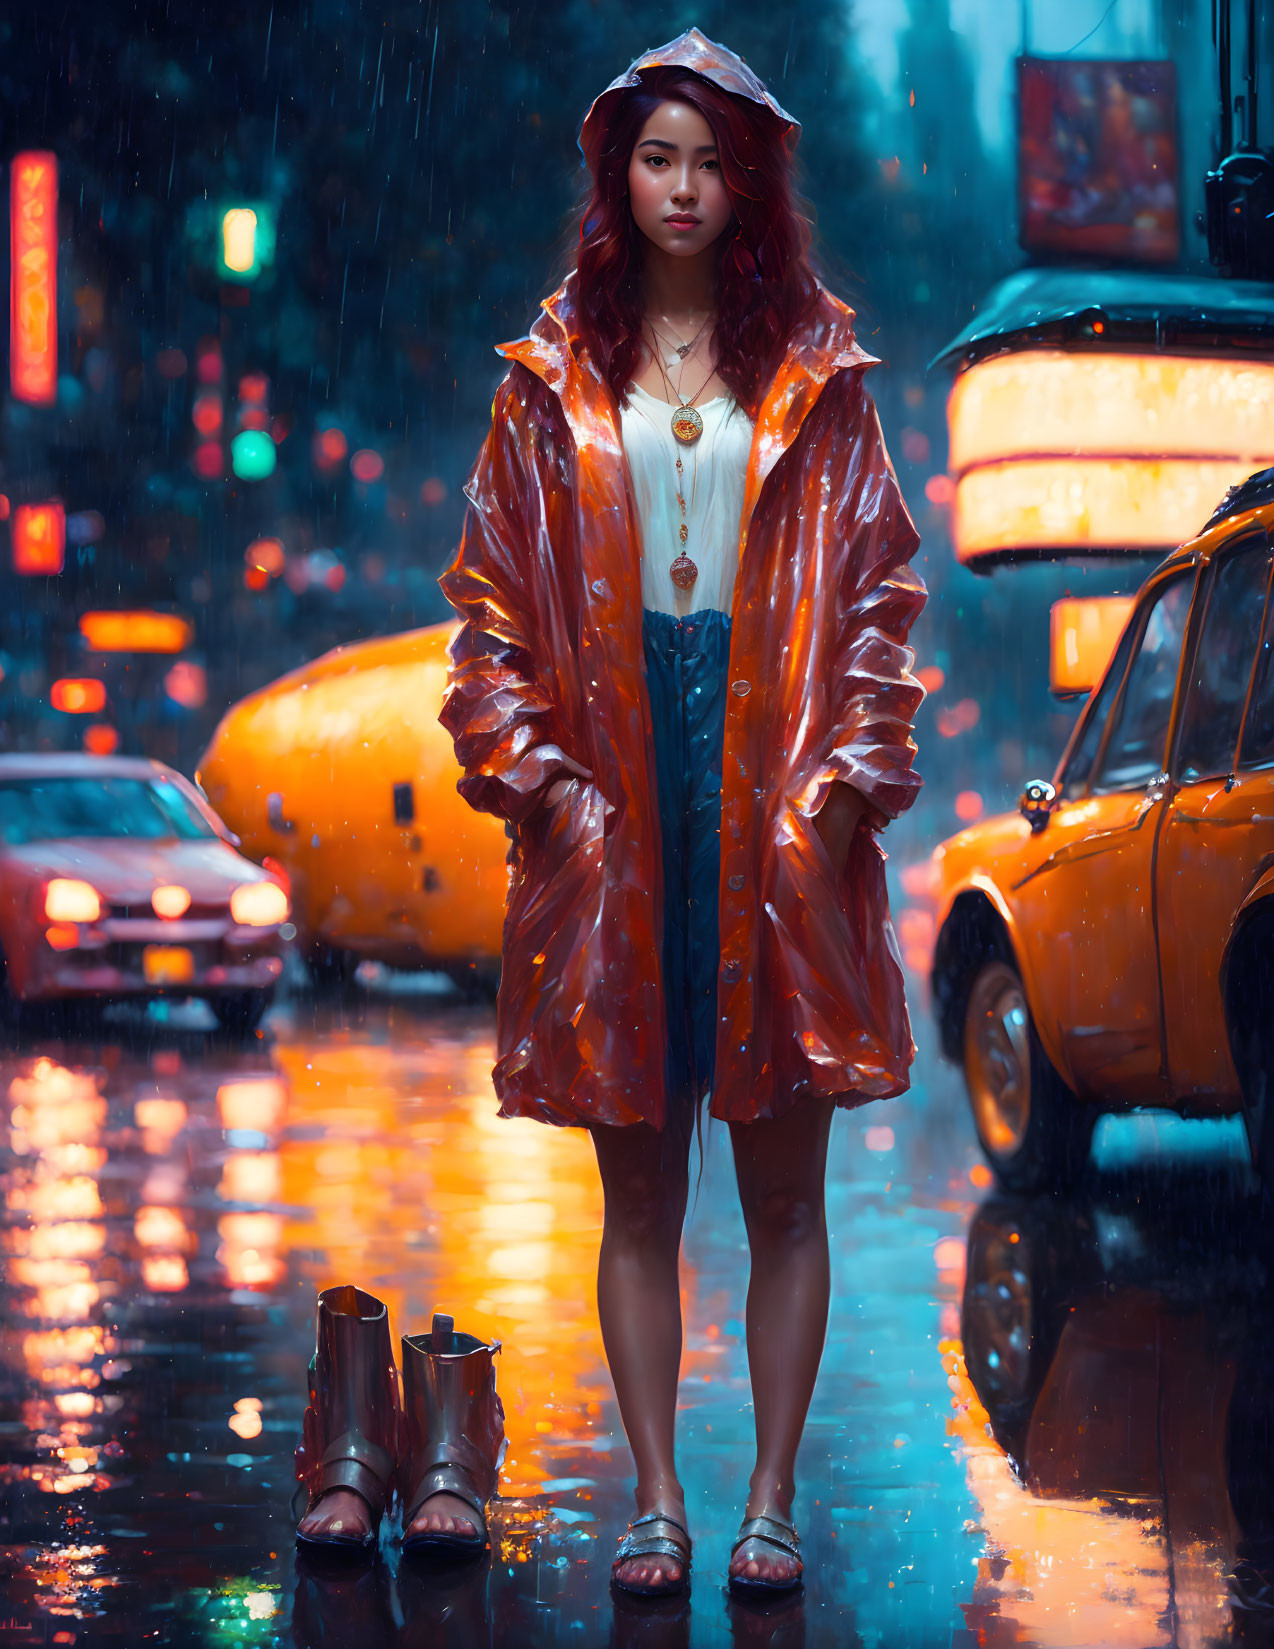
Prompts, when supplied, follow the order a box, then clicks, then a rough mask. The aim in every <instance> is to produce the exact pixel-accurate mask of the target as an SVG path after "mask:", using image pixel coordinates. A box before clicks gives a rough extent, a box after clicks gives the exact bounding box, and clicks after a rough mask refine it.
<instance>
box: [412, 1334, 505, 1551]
mask: <svg viewBox="0 0 1274 1649" xmlns="http://www.w3.org/2000/svg"><path fill="white" fill-rule="evenodd" d="M499 1349H500V1345H499V1342H498V1341H494V1342H490V1343H488V1342H487V1341H485V1340H479V1339H478V1338H477V1337H476V1336H475V1335H473V1334H457V1333H456V1330H455V1324H454V1322H453V1321H452V1319H451V1318H450V1317H447V1316H444V1315H443V1314H442V1313H441V1312H438V1313H436V1314H435V1316H434V1319H433V1329H432V1331H431V1332H430V1333H428V1334H411V1335H406V1334H405V1335H404V1336H403V1342H402V1351H403V1437H402V1447H401V1450H400V1453H399V1462H398V1469H399V1480H400V1482H401V1483H402V1485H403V1529H404V1530H407V1529H410V1528H411V1525H412V1522H413V1521H414V1519H415V1518H416V1517H418V1516H419V1515H420V1510H421V1507H422V1506H424V1504H425V1502H426V1501H428V1500H432V1499H433V1498H434V1496H435V1495H439V1494H449V1495H452V1496H453V1497H454V1498H455V1499H456V1500H460V1501H463V1502H464V1504H465V1505H466V1506H468V1507H469V1508H471V1510H472V1513H473V1518H472V1521H473V1524H474V1526H475V1529H476V1531H477V1532H476V1533H475V1534H471V1535H465V1534H455V1533H452V1532H448V1531H445V1530H442V1529H422V1530H420V1531H419V1532H418V1533H416V1534H406V1533H404V1535H403V1553H404V1555H406V1556H409V1557H413V1558H421V1559H425V1560H427V1561H430V1562H434V1563H458V1562H460V1563H462V1562H466V1561H469V1560H471V1559H473V1558H478V1557H481V1555H482V1553H483V1552H485V1551H486V1549H487V1502H488V1501H489V1500H490V1499H491V1496H492V1495H493V1494H494V1493H495V1490H496V1484H497V1482H498V1480H499V1471H500V1464H501V1461H502V1460H503V1459H504V1447H505V1443H504V1409H503V1407H502V1405H501V1403H500V1399H499V1396H498V1395H497V1393H496V1389H495V1354H496V1352H498V1351H499Z"/></svg>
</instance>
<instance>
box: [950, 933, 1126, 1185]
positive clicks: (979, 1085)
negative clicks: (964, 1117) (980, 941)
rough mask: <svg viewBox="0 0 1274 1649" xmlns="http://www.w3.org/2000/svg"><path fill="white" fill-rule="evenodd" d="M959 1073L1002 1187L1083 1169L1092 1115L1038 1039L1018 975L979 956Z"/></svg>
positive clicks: (1061, 1180)
mask: <svg viewBox="0 0 1274 1649" xmlns="http://www.w3.org/2000/svg"><path fill="white" fill-rule="evenodd" d="M964 1080H965V1085H966V1087H967V1088H968V1091H969V1105H970V1108H971V1109H972V1111H973V1125H974V1127H975V1128H976V1129H977V1134H978V1143H979V1144H980V1145H981V1147H982V1150H983V1152H984V1153H985V1155H986V1159H987V1161H988V1162H989V1163H990V1164H991V1167H992V1168H993V1169H994V1170H995V1176H996V1178H997V1179H998V1180H999V1182H1000V1184H1001V1185H1003V1186H1005V1187H1006V1188H1007V1189H1009V1190H1010V1191H1066V1190H1069V1189H1070V1188H1071V1187H1072V1186H1073V1185H1074V1184H1075V1183H1076V1181H1077V1180H1078V1179H1079V1178H1080V1176H1081V1175H1082V1174H1083V1171H1084V1167H1085V1164H1086V1163H1087V1161H1088V1148H1089V1145H1090V1144H1091V1142H1092V1135H1093V1125H1094V1122H1095V1120H1096V1117H1095V1114H1094V1112H1093V1110H1092V1107H1091V1106H1088V1105H1085V1104H1082V1103H1081V1102H1080V1100H1079V1099H1078V1098H1077V1097H1076V1096H1075V1095H1074V1094H1073V1093H1072V1092H1071V1091H1070V1089H1069V1088H1068V1087H1067V1086H1066V1084H1065V1083H1064V1082H1063V1081H1062V1079H1061V1077H1060V1076H1059V1075H1058V1073H1057V1071H1056V1070H1055V1069H1054V1068H1053V1066H1052V1064H1051V1063H1050V1061H1049V1058H1048V1055H1047V1054H1046V1053H1045V1052H1044V1049H1043V1048H1042V1047H1041V1046H1040V1040H1039V1037H1038V1036H1037V1034H1036V1031H1035V1025H1034V1023H1033V1021H1032V1019H1031V1010H1030V1008H1029V1006H1028V1005H1027V1001H1026V992H1025V990H1024V989H1023V986H1022V976H1021V974H1020V973H1019V972H1018V970H1017V968H1016V967H1014V965H1013V964H1012V963H1011V962H1008V961H1005V960H1004V959H1003V958H1002V957H996V958H994V959H993V960H991V961H988V962H985V963H984V964H983V965H982V967H981V968H980V970H979V971H978V973H977V975H976V977H975V978H974V981H973V985H972V988H971V989H970V991H969V1001H968V1007H967V1008H966V1010H965V1020H964Z"/></svg>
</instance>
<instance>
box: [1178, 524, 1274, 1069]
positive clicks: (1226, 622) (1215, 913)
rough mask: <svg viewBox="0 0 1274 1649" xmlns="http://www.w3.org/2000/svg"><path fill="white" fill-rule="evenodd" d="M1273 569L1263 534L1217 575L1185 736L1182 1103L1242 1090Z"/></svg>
mask: <svg viewBox="0 0 1274 1649" xmlns="http://www.w3.org/2000/svg"><path fill="white" fill-rule="evenodd" d="M1270 562H1271V553H1270V544H1269V541H1268V539H1267V538H1266V536H1265V534H1264V533H1261V534H1259V535H1258V536H1256V537H1250V538H1247V539H1246V540H1241V541H1240V542H1239V543H1237V544H1236V545H1234V546H1233V547H1231V548H1228V549H1226V550H1224V551H1222V552H1220V553H1219V554H1218V555H1217V557H1216V558H1215V560H1214V562H1213V565H1212V566H1211V567H1210V569H1209V572H1208V577H1207V584H1206V588H1205V589H1204V590H1203V591H1202V592H1201V593H1202V604H1203V618H1202V622H1201V624H1200V625H1199V626H1198V629H1197V635H1196V637H1195V640H1194V643H1193V645H1192V648H1191V663H1190V667H1189V670H1188V677H1187V684H1186V689H1185V694H1184V702H1183V706H1182V711H1181V716H1180V724H1179V727H1178V731H1177V735H1176V741H1175V743H1176V750H1175V753H1174V757H1173V763H1172V768H1173V774H1174V785H1173V794H1172V797H1171V800H1170V801H1169V803H1168V807H1167V816H1166V819H1165V821H1164V826H1163V832H1162V836H1161V839H1160V843H1159V855H1158V863H1157V866H1156V871H1155V881H1156V893H1157V916H1158V920H1157V928H1158V940H1159V960H1160V970H1161V975H1162V980H1163V1002H1164V1027H1165V1034H1166V1043H1167V1055H1168V1071H1169V1076H1170V1079H1171V1083H1172V1091H1173V1095H1174V1097H1175V1098H1176V1099H1177V1100H1179V1101H1181V1100H1185V1101H1190V1100H1199V1101H1206V1099H1207V1098H1208V1097H1210V1096H1211V1097H1215V1098H1219V1099H1228V1098H1232V1097H1233V1096H1234V1095H1235V1094H1236V1093H1237V1088H1238V1084H1237V1078H1236V1076H1235V1072H1234V1066H1233V1063H1232V1061H1231V1059H1230V1050H1229V1042H1228V1039H1227V1037H1226V1031H1225V1017H1224V1011H1223V1005H1222V1000H1221V991H1220V984H1219V977H1220V968H1221V956H1222V952H1223V951H1224V949H1225V942H1226V939H1227V938H1228V937H1229V933H1230V926H1231V923H1232V922H1233V920H1234V913H1235V911H1236V910H1237V909H1238V907H1239V905H1240V903H1241V902H1242V898H1243V895H1244V893H1246V891H1247V889H1248V887H1249V886H1250V885H1251V882H1252V879H1253V877H1254V875H1255V874H1256V871H1257V869H1258V867H1259V865H1260V864H1261V862H1262V860H1263V859H1265V858H1266V857H1267V856H1268V855H1269V854H1270V853H1271V852H1274V817H1271V814H1272V813H1274V808H1272V807H1271V795H1270V789H1271V771H1272V769H1271V762H1272V761H1274V738H1272V737H1271V733H1272V732H1274V727H1272V726H1271V723H1272V722H1274V705H1272V704H1271V697H1270V695H1271V688H1274V682H1272V681H1271V680H1270V671H1269V669H1268V660H1269V654H1270V651H1271V649H1270V639H1269V622H1270V614H1269V613H1268V608H1269V590H1270ZM1263 627H1264V629H1265V644H1264V646H1263V647H1260V646H1259V644H1260V642H1261V637H1262V629H1263ZM1249 700H1251V702H1252V704H1253V707H1254V708H1253V711H1252V713H1251V715H1250V724H1249V726H1248V728H1247V729H1246V732H1245V737H1244V749H1243V750H1242V751H1240V731H1241V729H1243V723H1244V710H1245V707H1246V706H1247V705H1248V703H1249Z"/></svg>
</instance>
